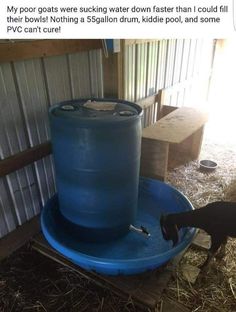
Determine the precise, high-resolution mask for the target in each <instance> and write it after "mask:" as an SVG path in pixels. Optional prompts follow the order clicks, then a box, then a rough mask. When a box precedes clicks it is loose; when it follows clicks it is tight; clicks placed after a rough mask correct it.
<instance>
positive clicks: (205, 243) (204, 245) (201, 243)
mask: <svg viewBox="0 0 236 312" xmlns="http://www.w3.org/2000/svg"><path fill="white" fill-rule="evenodd" d="M192 245H193V246H194V247H197V248H199V249H201V250H204V251H207V250H208V249H209V248H210V246H211V238H210V236H209V235H208V234H206V233H205V232H202V231H199V232H198V234H197V235H196V237H195V238H194V240H193V243H192Z"/></svg>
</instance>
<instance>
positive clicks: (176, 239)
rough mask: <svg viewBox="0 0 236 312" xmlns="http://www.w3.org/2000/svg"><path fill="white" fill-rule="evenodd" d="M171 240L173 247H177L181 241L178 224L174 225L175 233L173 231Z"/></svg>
mask: <svg viewBox="0 0 236 312" xmlns="http://www.w3.org/2000/svg"><path fill="white" fill-rule="evenodd" d="M171 240H172V242H173V247H175V246H176V245H177V244H178V242H179V231H178V227H177V225H175V226H174V227H173V233H171Z"/></svg>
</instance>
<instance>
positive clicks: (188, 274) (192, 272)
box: [180, 263, 201, 284]
mask: <svg viewBox="0 0 236 312" xmlns="http://www.w3.org/2000/svg"><path fill="white" fill-rule="evenodd" d="M180 269H181V272H182V277H183V279H184V280H185V281H187V282H188V283H191V284H195V282H196V280H197V278H198V275H199V273H200V272H201V269H199V268H198V267H196V266H194V265H191V264H188V263H184V264H182V265H181V266H180Z"/></svg>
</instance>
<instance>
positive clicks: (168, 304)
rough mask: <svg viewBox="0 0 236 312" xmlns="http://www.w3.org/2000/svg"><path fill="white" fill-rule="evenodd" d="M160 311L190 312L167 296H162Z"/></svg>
mask: <svg viewBox="0 0 236 312" xmlns="http://www.w3.org/2000/svg"><path fill="white" fill-rule="evenodd" d="M161 311H162V312H190V310H189V309H188V308H187V307H185V306H183V305H182V304H180V303H179V302H176V301H174V300H172V299H170V298H168V297H164V298H163V303H162V309H161Z"/></svg>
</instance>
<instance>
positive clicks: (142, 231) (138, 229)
mask: <svg viewBox="0 0 236 312" xmlns="http://www.w3.org/2000/svg"><path fill="white" fill-rule="evenodd" d="M129 229H130V231H134V232H136V233H139V234H142V235H144V236H145V237H146V238H149V237H150V236H151V234H150V233H149V232H148V230H147V229H146V228H145V227H144V226H142V225H141V226H140V228H137V227H136V226H133V225H132V224H130V226H129Z"/></svg>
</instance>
